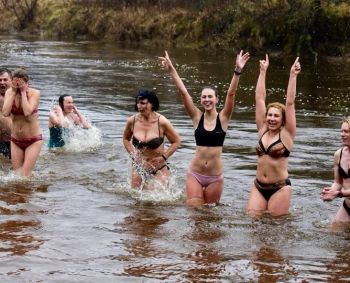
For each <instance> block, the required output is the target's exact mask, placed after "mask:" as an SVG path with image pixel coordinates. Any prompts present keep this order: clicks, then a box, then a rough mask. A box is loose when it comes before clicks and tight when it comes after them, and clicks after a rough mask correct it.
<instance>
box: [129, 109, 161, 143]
mask: <svg viewBox="0 0 350 283" xmlns="http://www.w3.org/2000/svg"><path fill="white" fill-rule="evenodd" d="M159 117H160V116H158V132H159V137H158V138H154V139H151V140H149V141H144V142H143V141H140V140H139V139H138V138H136V137H135V136H132V144H133V146H134V147H135V148H136V149H143V148H145V149H157V148H158V147H160V146H161V145H162V144H163V142H164V137H161V136H160V125H159ZM135 120H136V115H135V116H134V123H133V127H132V128H133V129H134V126H135Z"/></svg>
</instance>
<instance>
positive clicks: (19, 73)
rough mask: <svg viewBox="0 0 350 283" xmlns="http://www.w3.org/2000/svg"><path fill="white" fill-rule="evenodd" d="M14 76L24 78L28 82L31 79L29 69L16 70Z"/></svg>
mask: <svg viewBox="0 0 350 283" xmlns="http://www.w3.org/2000/svg"><path fill="white" fill-rule="evenodd" d="M12 77H13V78H20V79H23V80H24V81H25V82H26V83H27V82H28V81H29V76H28V73H27V71H26V70H24V69H22V68H20V69H16V70H14V71H13V73H12Z"/></svg>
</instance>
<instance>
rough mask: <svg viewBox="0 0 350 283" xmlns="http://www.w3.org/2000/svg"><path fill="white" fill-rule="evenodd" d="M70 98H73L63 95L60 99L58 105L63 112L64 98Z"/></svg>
mask: <svg viewBox="0 0 350 283" xmlns="http://www.w3.org/2000/svg"><path fill="white" fill-rule="evenodd" d="M68 96H71V95H69V94H63V95H61V96H60V97H59V98H58V104H59V105H60V107H61V109H62V111H64V108H63V101H64V98H65V97H68Z"/></svg>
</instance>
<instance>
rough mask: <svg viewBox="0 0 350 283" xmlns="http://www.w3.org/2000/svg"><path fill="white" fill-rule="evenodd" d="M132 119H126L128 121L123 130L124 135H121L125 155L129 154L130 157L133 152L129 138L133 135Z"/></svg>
mask: <svg viewBox="0 0 350 283" xmlns="http://www.w3.org/2000/svg"><path fill="white" fill-rule="evenodd" d="M133 118H134V117H133V116H132V117H129V118H128V120H127V121H126V125H125V128H124V133H123V144H124V147H125V149H126V151H127V153H129V154H130V155H131V156H132V155H133V152H134V147H133V145H132V144H131V138H132V135H133V130H132V124H133V123H132V122H133Z"/></svg>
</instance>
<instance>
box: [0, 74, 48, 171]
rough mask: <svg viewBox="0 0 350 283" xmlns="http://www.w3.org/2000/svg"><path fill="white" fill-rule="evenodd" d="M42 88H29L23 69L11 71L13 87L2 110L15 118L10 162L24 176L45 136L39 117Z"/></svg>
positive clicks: (32, 163) (35, 159)
mask: <svg viewBox="0 0 350 283" xmlns="http://www.w3.org/2000/svg"><path fill="white" fill-rule="evenodd" d="M39 102H40V91H39V90H37V89H34V88H31V87H29V76H28V74H27V72H26V71H25V70H24V69H17V70H15V71H14V72H13V73H12V82H11V87H10V88H9V89H8V90H7V91H6V93H5V99H4V105H3V107H2V113H3V115H4V116H5V117H8V116H10V117H11V119H12V128H11V162H12V167H13V169H14V170H15V171H17V172H18V173H19V174H20V175H22V176H30V175H31V174H32V171H33V169H34V166H35V163H36V161H37V160H38V158H39V154H40V150H41V146H42V143H43V138H42V134H41V129H40V125H39V119H38V106H39Z"/></svg>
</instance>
